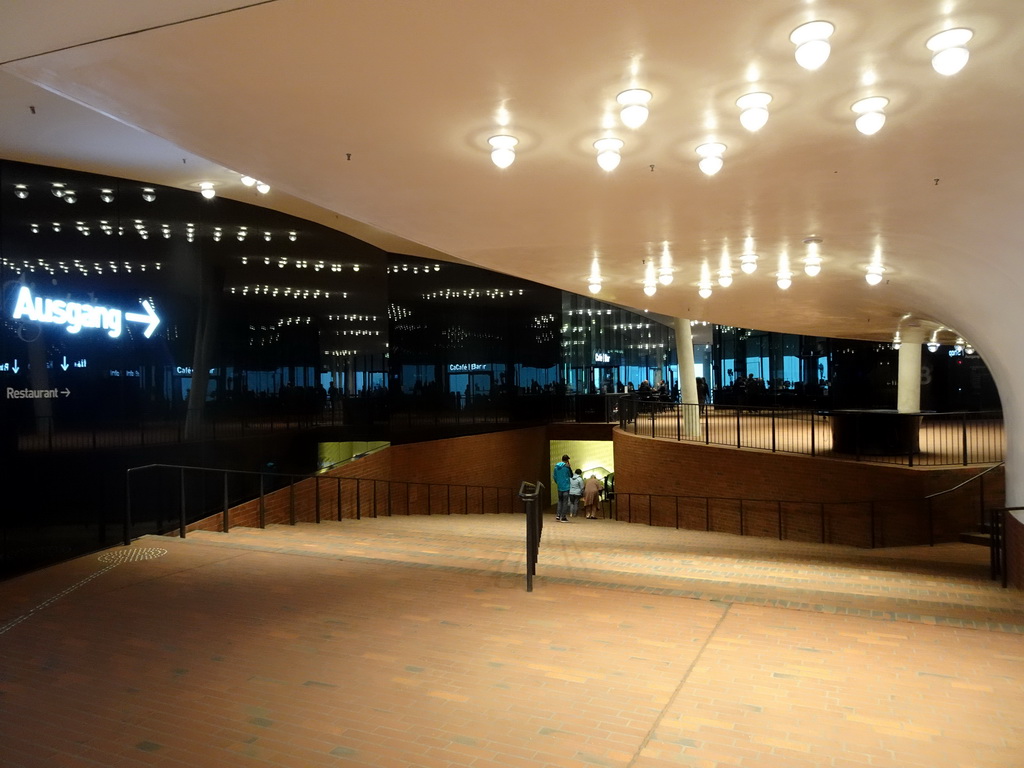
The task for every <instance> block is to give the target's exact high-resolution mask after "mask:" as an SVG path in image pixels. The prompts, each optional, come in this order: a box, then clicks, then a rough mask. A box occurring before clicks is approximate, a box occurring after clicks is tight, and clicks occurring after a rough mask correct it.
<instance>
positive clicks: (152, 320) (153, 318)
mask: <svg viewBox="0 0 1024 768" xmlns="http://www.w3.org/2000/svg"><path fill="white" fill-rule="evenodd" d="M142 308H143V309H144V310H146V314H144V315H140V314H139V313H138V312H125V313H124V319H125V320H127V321H128V322H130V323H148V324H149V325H148V326H147V328H146V330H145V331H143V333H142V335H143V336H145V337H146V338H147V339H148V338H149V337H150V336H152V335H153V331H155V330H156V327H157V326H158V325H160V318H159V317H157V315H156V312H154V311H153V305H152V304H150V303H149V301H147V300H146V299H143V300H142Z"/></svg>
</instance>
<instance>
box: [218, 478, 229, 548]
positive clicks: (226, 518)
mask: <svg viewBox="0 0 1024 768" xmlns="http://www.w3.org/2000/svg"><path fill="white" fill-rule="evenodd" d="M230 498H231V497H230V495H229V494H228V471H227V470H226V469H225V470H224V511H223V513H222V514H223V517H222V518H221V524H220V529H221V530H222V531H224V533H227V532H228V531H229V530H231V513H230V512H229V511H228V510H229V505H230V504H231V501H230Z"/></svg>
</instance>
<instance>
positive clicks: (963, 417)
mask: <svg viewBox="0 0 1024 768" xmlns="http://www.w3.org/2000/svg"><path fill="white" fill-rule="evenodd" d="M960 440H961V444H962V446H963V452H964V466H965V467H966V466H967V411H961V413H960Z"/></svg>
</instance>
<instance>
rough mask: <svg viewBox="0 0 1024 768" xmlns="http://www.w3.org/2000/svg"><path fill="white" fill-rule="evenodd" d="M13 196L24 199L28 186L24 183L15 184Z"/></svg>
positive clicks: (26, 195)
mask: <svg viewBox="0 0 1024 768" xmlns="http://www.w3.org/2000/svg"><path fill="white" fill-rule="evenodd" d="M14 196H15V197H16V198H18V199H19V200H24V199H25V198H26V197H28V186H27V185H25V184H15V185H14Z"/></svg>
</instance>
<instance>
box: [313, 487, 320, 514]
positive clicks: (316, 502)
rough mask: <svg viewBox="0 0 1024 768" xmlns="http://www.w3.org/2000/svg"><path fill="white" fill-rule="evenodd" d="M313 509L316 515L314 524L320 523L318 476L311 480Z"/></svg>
mask: <svg viewBox="0 0 1024 768" xmlns="http://www.w3.org/2000/svg"><path fill="white" fill-rule="evenodd" d="M313 496H314V501H313V509H314V514H315V515H316V522H317V523H318V524H319V523H320V475H317V476H316V477H314V478H313Z"/></svg>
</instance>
